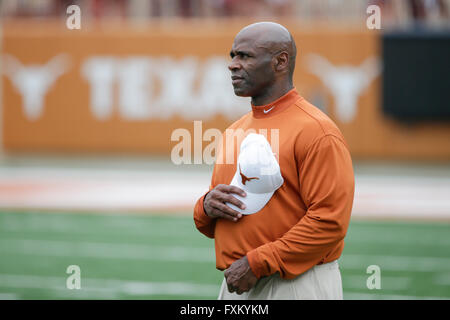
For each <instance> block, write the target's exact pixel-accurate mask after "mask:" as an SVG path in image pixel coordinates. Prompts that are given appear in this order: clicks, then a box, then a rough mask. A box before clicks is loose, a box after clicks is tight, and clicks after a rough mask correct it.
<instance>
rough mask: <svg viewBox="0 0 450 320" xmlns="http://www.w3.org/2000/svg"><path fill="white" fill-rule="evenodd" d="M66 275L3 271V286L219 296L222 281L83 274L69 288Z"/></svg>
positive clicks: (112, 295)
mask: <svg viewBox="0 0 450 320" xmlns="http://www.w3.org/2000/svg"><path fill="white" fill-rule="evenodd" d="M66 280H67V279H66V278H63V277H48V276H31V275H12V274H0V287H3V288H19V289H47V290H55V291H58V292H64V296H72V297H77V296H78V295H80V296H82V297H85V298H86V297H89V296H95V298H100V297H104V298H105V299H108V298H117V297H118V296H119V295H135V296H154V295H184V296H195V297H197V296H216V295H218V293H219V289H220V284H217V285H211V284H196V283H190V282H147V281H131V280H130V281H128V280H113V279H98V278H83V277H81V289H79V290H76V289H73V290H69V289H67V288H66Z"/></svg>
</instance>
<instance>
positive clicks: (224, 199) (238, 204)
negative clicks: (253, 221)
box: [220, 193, 245, 210]
mask: <svg viewBox="0 0 450 320" xmlns="http://www.w3.org/2000/svg"><path fill="white" fill-rule="evenodd" d="M220 200H221V201H222V202H228V203H232V204H234V205H235V206H236V207H239V208H241V209H242V210H244V209H245V204H244V203H243V202H242V201H241V200H239V199H237V198H235V197H233V196H232V195H231V194H227V193H222V194H221V196H220Z"/></svg>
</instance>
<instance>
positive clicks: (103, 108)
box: [1, 20, 450, 161]
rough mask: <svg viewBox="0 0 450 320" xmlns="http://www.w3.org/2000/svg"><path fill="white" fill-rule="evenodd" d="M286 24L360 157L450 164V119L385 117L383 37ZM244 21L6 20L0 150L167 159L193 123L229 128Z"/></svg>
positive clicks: (317, 89)
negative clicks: (232, 69) (233, 59)
mask: <svg viewBox="0 0 450 320" xmlns="http://www.w3.org/2000/svg"><path fill="white" fill-rule="evenodd" d="M281 23H283V24H284V25H286V26H287V27H288V28H289V30H290V31H291V32H292V34H293V36H294V38H295V40H296V43H297V47H298V56H297V61H296V71H295V75H294V82H295V86H296V87H297V89H298V90H299V92H300V94H301V95H303V96H304V97H305V98H306V99H308V100H309V101H310V102H312V103H313V104H315V105H316V106H318V107H319V108H321V109H322V110H323V111H324V112H326V113H327V114H328V115H329V116H330V117H331V118H332V119H334V120H335V121H336V123H337V124H338V126H339V127H340V129H341V130H342V132H343V134H344V135H345V137H346V139H347V141H348V143H349V145H350V148H351V152H352V154H353V156H354V157H355V158H361V159H364V158H370V159H373V158H378V159H408V160H411V159H418V160H447V161H448V160H450V139H449V137H450V124H449V123H448V122H447V123H435V122H425V123H418V124H409V125H408V124H402V123H399V122H397V121H396V120H394V119H391V118H389V117H387V116H385V115H384V114H383V112H382V107H381V102H382V99H381V94H382V92H381V77H382V65H383V64H382V59H381V56H380V54H381V48H380V46H381V41H380V33H379V32H377V31H374V30H367V29H363V28H355V27H345V26H342V25H340V26H337V27H331V26H329V25H328V26H326V25H323V24H318V25H316V26H311V25H309V26H307V27H305V26H302V25H300V24H298V23H296V22H293V21H285V22H281ZM246 24H248V21H239V20H237V21H236V20H233V21H222V22H217V21H216V22H214V23H213V22H207V21H206V22H205V21H202V22H199V21H190V22H189V21H177V22H171V23H167V22H166V23H164V22H158V23H151V24H150V23H149V24H147V25H145V26H143V25H140V26H138V27H136V26H124V25H117V24H106V25H101V26H92V25H91V26H89V25H86V26H83V27H82V29H81V30H68V29H67V28H66V27H65V24H64V23H62V22H61V21H58V22H47V21H41V22H30V21H8V22H5V23H4V24H3V32H2V43H3V46H2V48H1V50H2V57H3V64H2V80H3V81H2V92H3V95H2V105H3V116H2V121H3V123H2V126H1V127H2V136H3V148H4V150H5V151H6V152H11V153H14V152H61V153H63V152H64V153H67V152H74V153H80V152H81V153H91V152H93V153H116V152H117V153H149V154H152V153H153V154H163V155H169V154H170V152H171V150H172V149H173V147H174V146H175V145H176V144H177V143H178V142H177V141H171V136H172V133H173V132H174V131H175V130H176V129H178V128H184V129H187V130H188V131H189V132H190V133H191V134H192V136H194V122H193V121H194V120H201V121H202V123H201V130H197V131H196V132H195V134H197V135H199V134H200V135H203V134H204V133H205V131H206V130H207V129H209V128H217V129H219V130H224V129H225V128H226V127H227V126H228V125H229V124H230V123H232V122H233V121H234V120H236V119H238V118H239V117H241V116H242V115H243V114H244V113H246V112H248V111H249V106H250V104H249V103H250V102H249V99H248V98H238V97H235V96H234V94H233V90H232V87H231V83H230V82H231V81H230V78H229V77H230V76H229V71H228V70H227V64H228V62H229V60H230V59H229V56H228V52H229V51H230V48H231V45H232V42H233V38H234V35H235V34H236V33H237V32H238V31H239V30H240V28H242V27H243V26H245V25H246ZM411 94H414V93H411ZM443 103H444V102H443ZM197 129H198V128H197ZM202 138H204V137H202ZM191 143H192V144H193V143H194V142H193V141H191ZM206 145H207V142H205V143H204V144H203V146H204V147H206Z"/></svg>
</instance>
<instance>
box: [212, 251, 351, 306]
mask: <svg viewBox="0 0 450 320" xmlns="http://www.w3.org/2000/svg"><path fill="white" fill-rule="evenodd" d="M218 299H219V300H342V299H343V296H342V279H341V272H340V271H339V264H338V262H337V260H335V261H332V262H330V263H326V264H321V265H317V266H314V267H312V268H311V269H309V270H308V271H306V272H304V273H302V274H301V275H299V276H298V277H296V278H294V279H289V280H287V279H281V278H280V276H279V274H278V273H276V274H274V275H271V276H269V277H264V278H261V279H259V281H258V282H257V283H256V285H255V286H254V287H253V288H252V289H250V291H248V292H244V293H243V294H241V295H238V294H237V293H230V292H228V287H227V283H226V280H225V279H224V280H223V282H222V287H221V289H220V294H219V298H218Z"/></svg>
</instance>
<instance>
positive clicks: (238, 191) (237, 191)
mask: <svg viewBox="0 0 450 320" xmlns="http://www.w3.org/2000/svg"><path fill="white" fill-rule="evenodd" d="M216 188H217V189H218V190H220V191H222V192H226V193H235V194H238V195H240V196H241V197H245V196H246V195H247V194H246V193H245V191H244V190H242V189H241V188H239V187H236V186H230V185H227V184H219V185H218V186H217V187H216Z"/></svg>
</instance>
